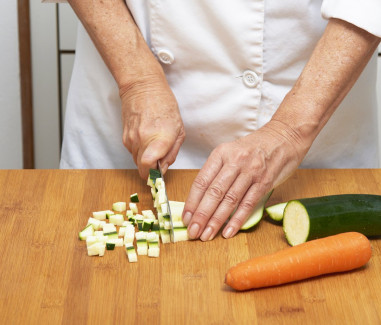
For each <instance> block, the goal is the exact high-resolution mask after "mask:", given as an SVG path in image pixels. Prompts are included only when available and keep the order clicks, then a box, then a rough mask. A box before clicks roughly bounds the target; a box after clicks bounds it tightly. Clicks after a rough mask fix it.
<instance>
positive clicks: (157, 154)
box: [138, 138, 170, 179]
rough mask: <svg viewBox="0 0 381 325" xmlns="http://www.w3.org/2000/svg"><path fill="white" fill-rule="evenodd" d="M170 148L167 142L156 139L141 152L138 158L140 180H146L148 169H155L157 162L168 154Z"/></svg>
mask: <svg viewBox="0 0 381 325" xmlns="http://www.w3.org/2000/svg"><path fill="white" fill-rule="evenodd" d="M169 147H170V144H169V141H167V140H166V139H163V138H157V139H155V140H153V141H152V142H150V143H149V145H148V146H147V147H146V148H145V150H144V151H143V150H141V151H140V153H141V155H140V157H138V164H139V166H138V168H139V173H140V176H141V177H142V178H144V179H145V178H147V176H148V173H149V169H150V168H156V167H157V161H158V160H159V159H161V158H162V157H164V156H165V155H166V154H167V153H168V149H169Z"/></svg>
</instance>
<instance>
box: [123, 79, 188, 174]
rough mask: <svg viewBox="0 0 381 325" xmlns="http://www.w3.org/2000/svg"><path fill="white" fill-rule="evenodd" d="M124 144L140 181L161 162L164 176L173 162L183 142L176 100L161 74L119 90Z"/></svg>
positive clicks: (182, 126) (181, 125) (183, 134)
mask: <svg viewBox="0 0 381 325" xmlns="http://www.w3.org/2000/svg"><path fill="white" fill-rule="evenodd" d="M120 97H121V100H122V119H123V144H124V145H125V147H126V148H127V149H128V150H129V151H130V152H131V154H132V156H133V158H134V161H135V164H136V165H137V167H138V169H139V174H140V176H141V177H142V178H144V179H146V178H147V177H148V173H149V168H156V167H157V161H158V160H159V159H160V161H161V166H162V169H163V173H165V172H166V170H167V169H168V167H169V166H170V165H171V164H173V163H174V161H175V159H176V157H177V154H178V152H179V149H180V146H181V144H182V143H183V142H184V139H185V131H184V125H183V122H182V119H181V116H180V112H179V109H178V105H177V101H176V99H175V96H174V95H173V93H172V91H171V89H170V88H169V86H168V84H167V81H166V79H165V76H164V74H160V73H159V74H154V75H147V76H145V77H144V78H140V79H139V81H137V82H134V83H132V84H130V85H128V86H127V87H122V88H121V89H120Z"/></svg>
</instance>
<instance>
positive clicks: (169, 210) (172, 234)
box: [157, 160, 175, 243]
mask: <svg viewBox="0 0 381 325" xmlns="http://www.w3.org/2000/svg"><path fill="white" fill-rule="evenodd" d="M157 167H158V169H159V172H160V176H161V179H162V180H163V182H164V184H165V186H164V193H165V201H166V204H167V207H168V214H169V224H170V227H171V229H170V230H169V235H170V237H171V243H173V242H174V241H175V240H174V232H173V220H172V213H171V207H170V205H169V200H168V195H167V185H166V183H165V181H164V175H163V171H162V169H161V165H160V161H159V160H158V161H157Z"/></svg>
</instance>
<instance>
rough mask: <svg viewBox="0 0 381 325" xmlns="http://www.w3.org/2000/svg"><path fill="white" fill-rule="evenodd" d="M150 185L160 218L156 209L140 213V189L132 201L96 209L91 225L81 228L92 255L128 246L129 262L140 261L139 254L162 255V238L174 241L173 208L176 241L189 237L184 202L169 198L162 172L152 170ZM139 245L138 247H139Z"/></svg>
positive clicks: (81, 235) (90, 221) (100, 254)
mask: <svg viewBox="0 0 381 325" xmlns="http://www.w3.org/2000/svg"><path fill="white" fill-rule="evenodd" d="M147 185H149V186H150V187H151V193H152V198H153V201H154V202H153V203H154V207H155V208H156V211H157V218H156V216H155V213H154V212H153V211H152V210H142V211H141V212H140V213H139V209H138V205H137V203H138V202H139V197H138V193H134V194H131V195H130V202H129V203H128V206H127V202H115V203H113V204H112V209H111V210H104V211H95V212H93V213H92V217H90V218H89V219H88V221H87V225H86V227H85V228H84V229H82V231H80V232H79V239H80V240H83V241H86V246H87V253H88V255H89V256H96V255H97V256H103V255H104V254H105V251H106V250H114V249H115V247H125V249H126V254H127V257H128V260H129V262H137V260H138V259H137V256H138V255H148V256H149V257H159V255H160V238H161V242H162V243H163V244H166V243H170V242H171V239H170V229H171V221H170V218H169V213H168V212H169V210H170V211H171V212H172V213H171V214H172V220H173V229H174V231H173V241H174V242H178V241H184V240H188V232H187V228H186V226H185V225H184V224H183V222H182V212H183V209H184V202H177V201H169V206H168V204H167V201H166V195H165V183H164V181H163V180H162V178H160V172H159V171H157V170H150V175H149V177H148V181H147ZM135 248H136V249H135Z"/></svg>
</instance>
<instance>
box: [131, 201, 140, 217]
mask: <svg viewBox="0 0 381 325" xmlns="http://www.w3.org/2000/svg"><path fill="white" fill-rule="evenodd" d="M129 207H130V210H131V211H132V212H133V213H135V214H136V213H138V212H139V210H138V206H137V204H136V203H133V202H130V203H129Z"/></svg>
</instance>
